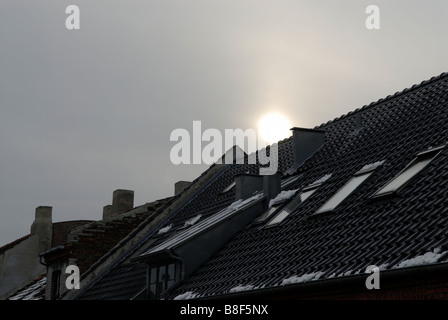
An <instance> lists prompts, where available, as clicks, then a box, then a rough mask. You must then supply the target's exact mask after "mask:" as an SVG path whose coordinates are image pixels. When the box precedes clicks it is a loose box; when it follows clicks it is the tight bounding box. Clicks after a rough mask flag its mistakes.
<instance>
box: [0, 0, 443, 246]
mask: <svg viewBox="0 0 448 320" xmlns="http://www.w3.org/2000/svg"><path fill="white" fill-rule="evenodd" d="M372 4H373V5H376V6H377V7H378V8H379V10H380V11H379V12H380V15H379V22H380V29H372V30H370V29H368V28H366V24H365V22H366V19H368V17H369V16H370V14H368V13H366V8H367V6H368V5H372ZM69 5H77V6H78V8H79V10H80V29H79V30H76V29H75V30H69V29H67V28H66V19H67V18H68V17H69V14H67V13H66V8H67V6H69ZM447 31H448V2H446V1H441V0H425V1H423V0H419V1H416V0H414V1H412V0H396V1H376V0H374V1H368V2H367V1H363V0H339V1H334V0H333V1H329V0H328V1H319V0H318V1H316V0H314V1H311V0H306V1H300V0H220V1H217V0H157V1H156V0H126V1H117V0H88V1H84V0H71V1H65V0H52V1H50V0H39V1H35V0H1V2H0V246H2V245H4V244H6V243H9V242H11V241H14V240H15V239H17V238H19V237H22V236H24V235H26V234H28V233H29V232H30V226H31V224H32V222H33V220H34V212H35V208H36V207H38V206H52V207H53V222H59V221H68V220H79V219H89V220H100V219H101V218H102V210H103V207H104V206H105V205H109V204H111V202H112V192H113V191H114V190H116V189H130V190H134V192H135V201H134V204H135V206H137V205H142V204H144V203H146V202H151V201H154V200H157V199H161V198H165V197H168V196H171V195H173V193H174V184H175V182H177V181H179V180H187V181H192V180H194V179H195V178H196V177H197V176H198V175H199V174H200V173H201V172H203V171H204V170H206V169H207V165H205V164H181V165H175V164H173V163H172V161H171V159H170V150H171V149H172V148H173V146H174V144H175V142H173V141H170V134H171V132H173V130H175V129H178V128H184V129H186V130H187V131H189V132H192V126H193V121H201V124H202V128H203V130H204V129H206V128H216V129H218V130H220V131H224V130H225V129H236V128H241V129H243V130H245V129H251V128H252V129H256V128H257V124H258V122H259V120H260V119H261V118H262V117H263V116H264V115H265V114H267V113H269V112H278V113H281V114H283V115H284V116H286V117H287V119H288V120H289V122H290V123H291V124H292V126H296V127H306V128H313V127H315V126H317V125H320V124H322V123H325V122H327V121H329V120H332V119H334V118H336V117H339V116H341V115H343V114H346V113H348V112H350V111H353V110H355V109H357V108H360V107H362V106H364V105H368V104H370V103H371V102H373V101H377V100H379V99H380V98H384V97H386V96H388V95H390V94H394V93H395V92H397V91H402V90H403V89H405V88H408V87H411V86H412V85H413V84H416V83H420V82H422V81H423V80H427V79H430V78H431V77H433V76H437V75H439V74H441V73H442V72H446V71H448V68H447V64H448V60H447V58H446V57H447V56H448V40H447V39H448V38H447V37H446V34H447Z"/></svg>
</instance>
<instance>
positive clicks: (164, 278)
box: [148, 263, 180, 299]
mask: <svg viewBox="0 0 448 320" xmlns="http://www.w3.org/2000/svg"><path fill="white" fill-rule="evenodd" d="M179 274H180V266H179V265H178V264H175V263H167V264H160V265H157V266H152V267H151V268H149V275H148V282H149V283H148V288H149V290H150V294H149V295H150V297H152V298H154V299H157V298H159V297H160V295H161V294H162V293H163V292H165V291H166V290H168V289H169V288H170V287H171V286H173V284H175V283H176V281H178V279H179Z"/></svg>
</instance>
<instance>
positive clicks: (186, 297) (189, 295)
mask: <svg viewBox="0 0 448 320" xmlns="http://www.w3.org/2000/svg"><path fill="white" fill-rule="evenodd" d="M198 297H199V295H198V294H197V293H194V292H193V291H187V292H185V293H182V294H180V295H178V296H176V297H175V298H174V300H189V299H194V298H198Z"/></svg>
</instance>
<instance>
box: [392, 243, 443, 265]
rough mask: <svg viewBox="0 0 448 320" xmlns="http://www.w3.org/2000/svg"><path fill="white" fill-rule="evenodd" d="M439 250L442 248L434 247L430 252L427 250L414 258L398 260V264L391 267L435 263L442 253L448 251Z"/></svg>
mask: <svg viewBox="0 0 448 320" xmlns="http://www.w3.org/2000/svg"><path fill="white" fill-rule="evenodd" d="M441 251H442V250H441V249H440V248H436V249H434V251H432V252H431V251H429V252H426V253H425V254H422V255H419V256H416V257H414V258H411V259H407V260H404V261H402V262H400V263H399V264H397V265H395V266H394V267H392V269H397V268H406V267H414V266H421V265H425V264H431V263H436V262H437V261H438V260H439V258H440V257H441V256H442V255H443V254H445V253H447V252H448V251H445V252H441Z"/></svg>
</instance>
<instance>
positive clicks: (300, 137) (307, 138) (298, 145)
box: [291, 127, 325, 168]
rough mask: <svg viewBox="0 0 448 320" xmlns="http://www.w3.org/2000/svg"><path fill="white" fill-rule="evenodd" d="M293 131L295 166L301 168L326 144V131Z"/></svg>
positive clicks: (294, 129)
mask: <svg viewBox="0 0 448 320" xmlns="http://www.w3.org/2000/svg"><path fill="white" fill-rule="evenodd" d="M291 130H292V141H293V148H294V150H293V153H294V166H293V168H297V167H299V166H301V165H302V164H303V163H304V162H305V161H306V160H307V159H308V158H309V157H311V156H312V155H313V153H314V152H316V151H317V150H318V149H319V148H320V147H321V146H322V145H323V144H324V143H325V131H323V130H316V129H306V128H297V127H294V128H292V129H291Z"/></svg>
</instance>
